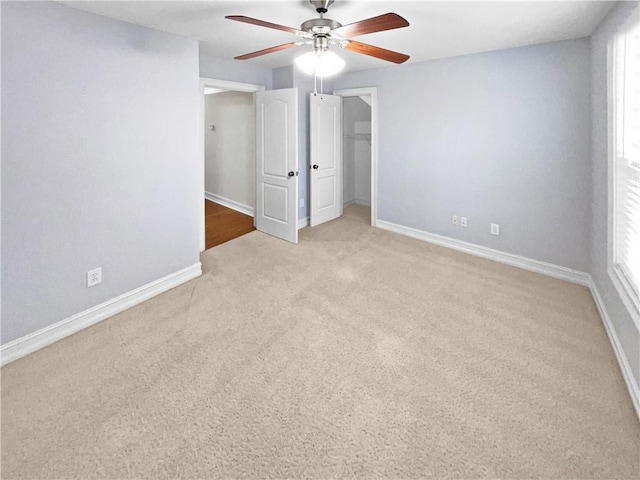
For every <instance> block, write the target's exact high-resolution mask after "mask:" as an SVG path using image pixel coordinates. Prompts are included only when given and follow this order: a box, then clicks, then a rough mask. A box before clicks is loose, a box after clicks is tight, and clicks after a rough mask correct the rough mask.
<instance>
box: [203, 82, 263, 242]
mask: <svg viewBox="0 0 640 480" xmlns="http://www.w3.org/2000/svg"><path fill="white" fill-rule="evenodd" d="M204 87H213V88H220V89H222V90H230V91H234V92H253V93H255V92H262V91H264V90H265V87H264V86H263V85H253V84H251V83H239V82H229V81H227V80H216V79H215V78H206V77H200V90H199V92H198V93H199V95H200V127H199V131H200V168H199V169H198V170H199V171H198V176H199V178H198V187H197V188H198V190H200V192H201V195H199V196H198V198H200V199H201V198H203V197H204V195H205V182H204V177H205V174H204V169H205V152H204ZM256 190H257V186H256ZM198 216H199V219H200V222H199V225H198V237H199V238H198V242H199V246H200V252H204V250H205V230H204V202H203V201H200V202H199V204H198Z"/></svg>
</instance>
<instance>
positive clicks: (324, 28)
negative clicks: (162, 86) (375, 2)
mask: <svg viewBox="0 0 640 480" xmlns="http://www.w3.org/2000/svg"><path fill="white" fill-rule="evenodd" d="M333 2H334V0H310V3H311V4H312V5H313V6H314V7H315V9H316V12H318V14H319V15H320V18H313V19H311V20H307V21H306V22H303V23H302V25H301V26H300V29H297V28H292V27H286V26H284V25H278V24H275V23H271V22H265V21H263V20H258V19H256V18H251V17H246V16H244V15H228V16H227V17H226V18H228V19H229V20H235V21H237V22H243V23H250V24H252V25H258V26H261V27H267V28H273V29H275V30H282V31H284V32H289V33H293V34H294V35H297V36H299V37H301V38H303V39H304V40H302V41H298V42H290V43H285V44H283V45H277V46H275V47H271V48H265V49H264V50H258V51H257V52H251V53H247V54H245V55H240V56H238V57H235V59H236V60H248V59H250V58H255V57H259V56H261V55H266V54H268V53H274V52H279V51H280V50H285V49H288V48H292V47H297V46H300V45H313V52H309V53H307V54H305V55H303V56H301V57H298V58H297V59H296V63H297V64H298V66H300V67H301V68H302V69H303V70H305V71H306V72H307V73H315V74H317V75H318V76H326V75H331V74H332V73H335V72H336V71H338V70H340V69H341V68H342V66H344V61H343V60H342V59H340V58H339V57H338V56H337V55H335V54H334V53H333V52H330V51H329V46H330V45H338V46H340V47H341V48H344V49H346V50H350V51H352V52H356V53H362V54H364V55H369V56H371V57H375V58H379V59H382V60H386V61H388V62H393V63H403V62H406V61H407V60H408V59H409V55H405V54H403V53H398V52H394V51H392V50H387V49H385V48H380V47H374V46H373V45H368V44H366V43H361V42H356V41H355V40H351V38H352V37H355V36H358V35H365V34H367V33H375V32H383V31H385V30H393V29H395V28H403V27H408V26H409V22H407V21H406V20H405V19H404V18H402V17H401V16H400V15H398V14H396V13H385V14H384V15H379V16H377V17H373V18H369V19H367V20H361V21H359V22H355V23H350V24H348V25H342V24H341V23H339V22H337V21H336V20H332V19H330V18H324V14H325V13H327V11H328V9H329V6H330V5H331V4H332V3H333ZM336 59H337V60H336ZM336 62H338V63H336Z"/></svg>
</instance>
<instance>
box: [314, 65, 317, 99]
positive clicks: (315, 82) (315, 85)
mask: <svg viewBox="0 0 640 480" xmlns="http://www.w3.org/2000/svg"><path fill="white" fill-rule="evenodd" d="M317 83H318V76H317V75H316V69H315V68H314V69H313V96H314V97H317V96H318V87H317Z"/></svg>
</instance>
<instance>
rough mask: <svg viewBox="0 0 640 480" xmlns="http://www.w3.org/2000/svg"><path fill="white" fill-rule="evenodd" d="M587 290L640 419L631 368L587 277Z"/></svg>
mask: <svg viewBox="0 0 640 480" xmlns="http://www.w3.org/2000/svg"><path fill="white" fill-rule="evenodd" d="M589 288H590V289H591V295H592V296H593V301H594V302H595V304H596V307H598V312H600V317H601V318H602V323H603V324H604V328H605V330H606V331H607V335H608V336H609V342H611V346H612V347H613V351H614V353H615V354H616V359H617V360H618V365H619V366H620V370H621V372H622V377H623V378H624V381H625V383H626V384H627V389H628V390H629V394H630V395H631V402H632V403H633V407H634V408H635V409H636V415H638V418H640V388H639V387H638V384H637V383H636V380H635V378H634V376H633V372H632V371H631V366H630V365H629V361H628V360H627V357H626V355H625V354H624V350H622V345H620V340H619V339H618V335H617V334H616V331H615V329H614V328H613V324H612V323H611V318H610V317H609V314H608V313H607V309H606V308H605V306H604V301H603V300H602V297H601V296H600V292H599V291H598V287H596V284H595V282H594V281H593V279H592V278H591V277H589Z"/></svg>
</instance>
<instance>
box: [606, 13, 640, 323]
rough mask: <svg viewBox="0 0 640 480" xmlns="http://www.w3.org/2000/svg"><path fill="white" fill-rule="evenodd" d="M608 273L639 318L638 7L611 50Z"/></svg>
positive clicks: (639, 89) (639, 118) (639, 137)
mask: <svg viewBox="0 0 640 480" xmlns="http://www.w3.org/2000/svg"><path fill="white" fill-rule="evenodd" d="M609 87H610V88H609V124H610V135H609V156H610V160H609V176H610V191H611V197H610V198H611V202H610V208H611V210H610V231H609V235H610V240H611V242H610V258H609V273H610V275H611V277H612V279H613V283H614V285H615V286H616V288H617V289H618V291H619V293H620V295H621V297H622V299H623V301H624V302H625V304H626V305H627V308H629V309H630V313H631V314H632V316H633V317H634V318H636V319H637V318H639V315H638V312H640V23H639V21H638V11H637V10H635V11H634V13H633V14H632V15H631V16H630V17H629V19H628V20H627V22H626V23H625V24H624V25H623V26H622V28H621V29H620V30H619V31H618V32H617V33H616V35H615V37H614V38H613V41H612V43H611V45H610V50H609Z"/></svg>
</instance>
